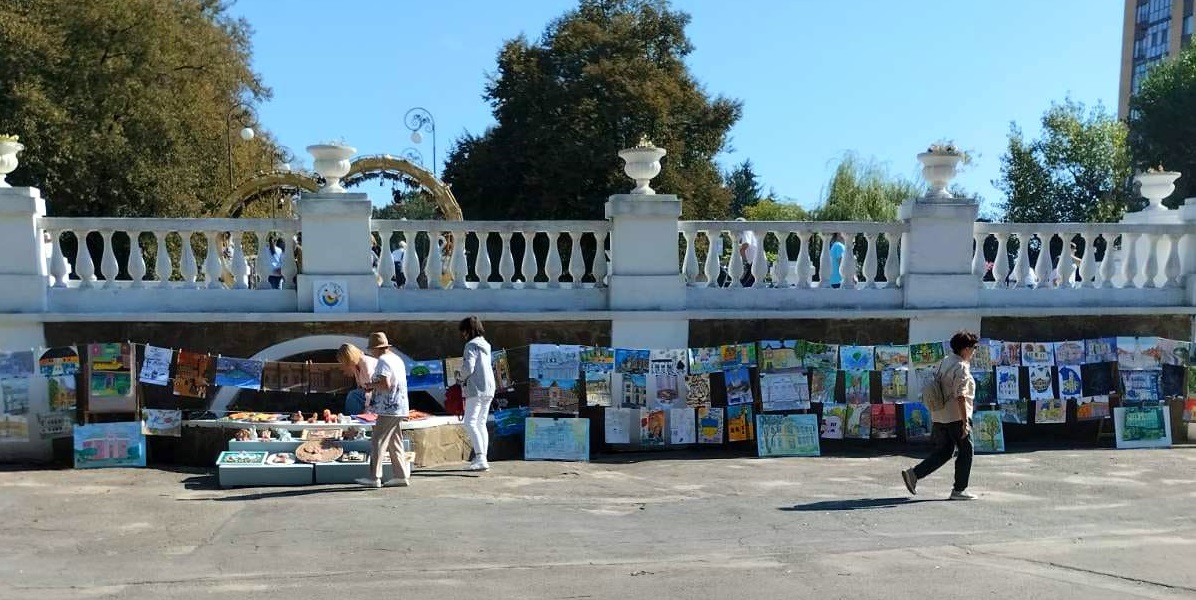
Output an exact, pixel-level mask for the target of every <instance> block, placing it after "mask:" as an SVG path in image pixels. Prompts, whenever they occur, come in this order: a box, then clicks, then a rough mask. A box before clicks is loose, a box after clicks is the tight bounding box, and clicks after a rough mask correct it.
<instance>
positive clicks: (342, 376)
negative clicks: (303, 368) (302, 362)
mask: <svg viewBox="0 0 1196 600" xmlns="http://www.w3.org/2000/svg"><path fill="white" fill-rule="evenodd" d="M356 385H357V380H356V379H354V378H353V377H352V376H351V375H349V374H348V373H345V369H344V368H343V367H341V366H340V365H339V364H336V363H312V364H310V365H308V366H307V393H309V394H343V393H345V392H348V391H349V390H351V389H353V388H354V387H355V386H356Z"/></svg>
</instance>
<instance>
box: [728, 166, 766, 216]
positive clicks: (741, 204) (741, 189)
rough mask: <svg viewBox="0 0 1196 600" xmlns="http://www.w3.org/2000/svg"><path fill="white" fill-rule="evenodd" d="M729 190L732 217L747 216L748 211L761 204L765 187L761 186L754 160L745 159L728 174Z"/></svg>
mask: <svg viewBox="0 0 1196 600" xmlns="http://www.w3.org/2000/svg"><path fill="white" fill-rule="evenodd" d="M727 188H728V189H730V190H731V216H732V217H742V216H745V211H746V209H748V208H750V207H752V206H755V205H756V203H757V202H760V194H761V193H762V192H763V191H764V187H763V186H761V185H760V182H759V181H758V177H757V176H756V171H755V170H754V169H752V159H750V158H749V159H745V160H744V161H743V162H742V163H739V165H737V166H736V167H735V168H734V169H733V170H731V172H730V173H727Z"/></svg>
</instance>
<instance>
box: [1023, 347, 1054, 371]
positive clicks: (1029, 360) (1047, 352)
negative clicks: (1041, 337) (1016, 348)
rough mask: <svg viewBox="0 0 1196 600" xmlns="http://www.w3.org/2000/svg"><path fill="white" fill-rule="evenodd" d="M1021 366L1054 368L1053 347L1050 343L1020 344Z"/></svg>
mask: <svg viewBox="0 0 1196 600" xmlns="http://www.w3.org/2000/svg"><path fill="white" fill-rule="evenodd" d="M1022 364H1023V365H1025V366H1027V367H1053V366H1055V345H1054V344H1052V343H1050V342H1024V343H1022Z"/></svg>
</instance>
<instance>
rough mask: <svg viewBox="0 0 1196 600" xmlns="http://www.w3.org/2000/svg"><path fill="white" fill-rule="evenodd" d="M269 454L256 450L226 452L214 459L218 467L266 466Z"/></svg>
mask: <svg viewBox="0 0 1196 600" xmlns="http://www.w3.org/2000/svg"><path fill="white" fill-rule="evenodd" d="M268 455H269V452H262V451H258V450H226V451H224V452H221V453H220V456H218V457H217V458H216V464H217V465H220V466H226V465H227V466H245V465H262V464H266V458H267V457H268Z"/></svg>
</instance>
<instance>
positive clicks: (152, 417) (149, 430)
mask: <svg viewBox="0 0 1196 600" xmlns="http://www.w3.org/2000/svg"><path fill="white" fill-rule="evenodd" d="M141 418H142V421H141V432H142V433H144V434H145V435H162V436H168V437H180V436H182V435H183V411H181V410H171V409H159V408H147V409H145V410H142V411H141Z"/></svg>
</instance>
